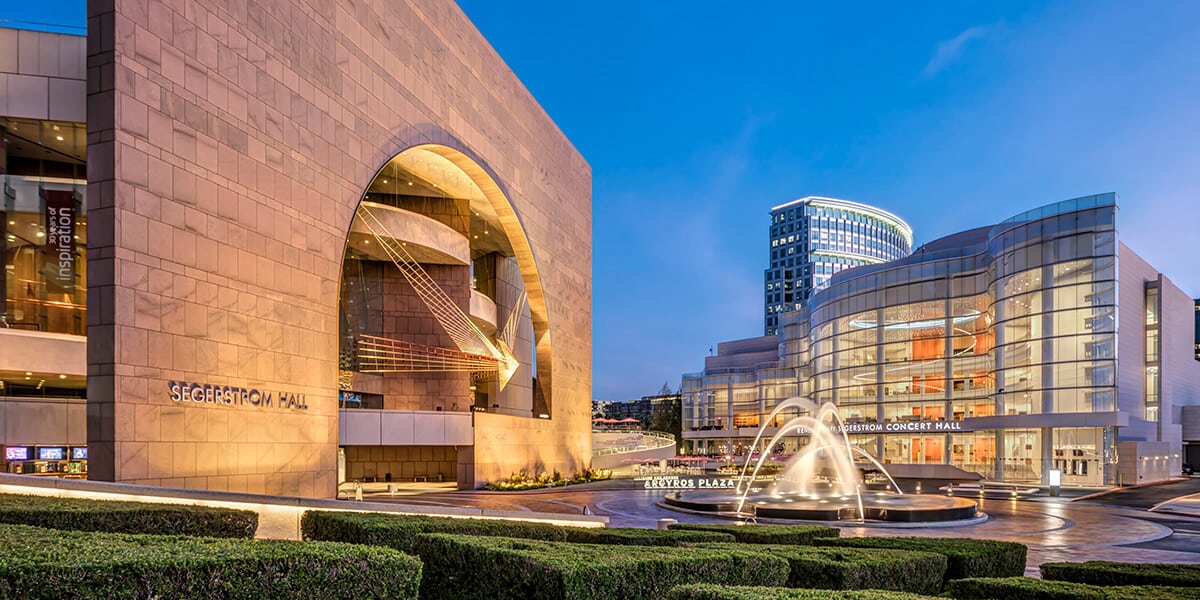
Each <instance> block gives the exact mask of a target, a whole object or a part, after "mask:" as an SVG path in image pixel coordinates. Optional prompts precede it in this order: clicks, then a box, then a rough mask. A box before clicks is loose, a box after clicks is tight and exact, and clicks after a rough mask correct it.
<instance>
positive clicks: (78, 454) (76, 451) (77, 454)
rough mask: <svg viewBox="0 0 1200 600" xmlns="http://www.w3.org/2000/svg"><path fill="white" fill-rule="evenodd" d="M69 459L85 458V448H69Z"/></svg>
mask: <svg viewBox="0 0 1200 600" xmlns="http://www.w3.org/2000/svg"><path fill="white" fill-rule="evenodd" d="M71 460H87V448H71Z"/></svg>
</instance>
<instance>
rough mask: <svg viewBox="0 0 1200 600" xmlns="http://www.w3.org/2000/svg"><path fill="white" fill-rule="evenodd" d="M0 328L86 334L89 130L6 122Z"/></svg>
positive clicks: (0, 197)
mask: <svg viewBox="0 0 1200 600" xmlns="http://www.w3.org/2000/svg"><path fill="white" fill-rule="evenodd" d="M0 140H2V141H0V218H2V219H3V220H2V221H0V224H2V225H3V227H4V235H3V237H0V256H3V257H4V277H3V282H2V283H0V295H2V296H3V298H4V306H3V310H2V311H0V326H3V327H10V328H19V329H26V330H31V331H44V332H51V333H68V334H73V335H84V334H85V333H86V318H85V314H86V306H87V256H86V252H85V249H86V247H87V214H86V204H85V202H84V198H85V194H86V190H87V175H86V168H85V164H84V162H85V160H86V152H87V136H86V130H85V128H84V126H83V124H81V123H59V122H50V121H33V120H23V119H0Z"/></svg>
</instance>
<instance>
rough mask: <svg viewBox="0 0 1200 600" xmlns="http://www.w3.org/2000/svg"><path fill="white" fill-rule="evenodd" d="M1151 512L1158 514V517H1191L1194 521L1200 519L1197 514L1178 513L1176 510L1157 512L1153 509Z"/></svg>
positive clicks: (1199, 515)
mask: <svg viewBox="0 0 1200 600" xmlns="http://www.w3.org/2000/svg"><path fill="white" fill-rule="evenodd" d="M1150 510H1153V511H1154V514H1156V515H1171V516H1176V517H1190V518H1193V519H1200V514H1196V513H1187V512H1178V511H1174V510H1161V509H1159V510H1155V509H1153V508H1151V509H1150Z"/></svg>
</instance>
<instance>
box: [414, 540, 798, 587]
mask: <svg viewBox="0 0 1200 600" xmlns="http://www.w3.org/2000/svg"><path fill="white" fill-rule="evenodd" d="M413 548H414V550H415V553H416V554H417V555H418V556H420V558H421V560H422V562H424V564H425V576H424V577H423V578H422V579H421V598H422V600H442V599H446V600H459V599H461V600H471V599H479V600H485V599H486V600H492V599H505V598H511V599H514V600H542V599H556V600H557V599H566V598H570V599H572V600H591V599H597V600H598V599H613V598H621V599H637V598H646V599H658V598H663V597H665V596H666V595H667V592H669V591H670V590H671V588H673V587H675V586H678V585H683V584H688V583H697V582H702V583H718V584H727V585H768V586H772V585H773V586H778V585H782V584H783V583H784V582H785V581H786V579H787V577H788V571H789V567H788V562H787V561H786V560H785V559H783V558H780V557H777V556H771V555H770V554H767V553H764V552H761V551H749V550H734V549H716V548H702V547H691V548H671V547H648V546H605V545H597V544H566V543H557V542H547V541H541V540H528V539H513V538H495V537H491V538H489V537H482V538H480V537H471V536H466V535H446V534H425V535H420V536H417V539H416V541H415V543H414V544H413Z"/></svg>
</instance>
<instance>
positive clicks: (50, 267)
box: [42, 189, 75, 291]
mask: <svg viewBox="0 0 1200 600" xmlns="http://www.w3.org/2000/svg"><path fill="white" fill-rule="evenodd" d="M42 198H43V199H45V201H46V283H53V284H55V285H57V286H58V287H60V288H62V289H63V290H64V291H71V290H73V289H74V287H75V195H74V193H73V192H71V191H62V190H45V189H44V190H42Z"/></svg>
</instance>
